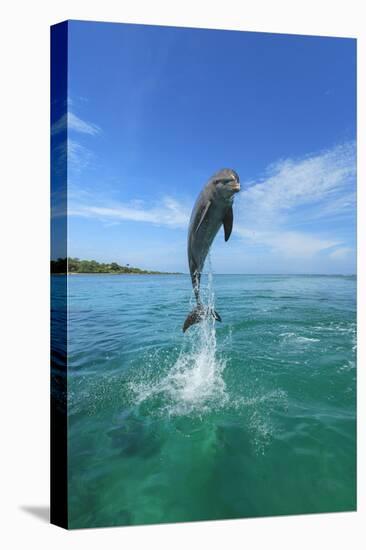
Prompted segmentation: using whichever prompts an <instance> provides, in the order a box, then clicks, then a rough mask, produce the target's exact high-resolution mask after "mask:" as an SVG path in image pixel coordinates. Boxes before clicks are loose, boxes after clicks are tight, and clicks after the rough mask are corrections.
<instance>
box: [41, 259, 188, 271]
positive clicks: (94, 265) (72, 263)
mask: <svg viewBox="0 0 366 550" xmlns="http://www.w3.org/2000/svg"><path fill="white" fill-rule="evenodd" d="M51 274H52V275H182V273H178V272H164V271H153V270H148V269H140V268H139V267H133V266H130V265H129V264H126V265H119V264H118V263H117V262H111V263H100V262H97V261H95V260H80V258H58V259H57V260H51Z"/></svg>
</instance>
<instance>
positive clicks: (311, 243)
mask: <svg viewBox="0 0 366 550" xmlns="http://www.w3.org/2000/svg"><path fill="white" fill-rule="evenodd" d="M236 231H237V233H239V235H240V236H242V237H244V238H245V239H248V240H250V241H252V243H254V244H255V245H259V246H261V245H265V246H268V247H269V248H270V249H271V250H272V251H273V252H276V253H279V254H281V255H282V256H283V257H287V258H291V257H292V258H304V257H305V258H306V257H311V256H313V255H314V254H317V253H318V252H321V251H322V250H326V249H329V248H332V247H334V246H337V245H339V244H340V241H339V240H337V239H326V238H322V237H317V236H315V235H308V234H306V233H301V232H296V231H286V230H278V229H277V230H273V231H258V230H253V229H252V230H250V229H245V228H238V229H237V230H236Z"/></svg>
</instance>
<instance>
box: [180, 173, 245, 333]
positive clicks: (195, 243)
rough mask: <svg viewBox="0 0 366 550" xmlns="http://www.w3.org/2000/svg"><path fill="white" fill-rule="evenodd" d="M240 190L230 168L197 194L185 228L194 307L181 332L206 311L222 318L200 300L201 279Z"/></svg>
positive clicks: (226, 228)
mask: <svg viewBox="0 0 366 550" xmlns="http://www.w3.org/2000/svg"><path fill="white" fill-rule="evenodd" d="M238 191H240V183H239V176H238V174H237V173H236V172H235V171H234V170H231V169H229V168H225V169H223V170H220V171H219V172H217V173H216V174H215V175H213V176H212V177H211V178H210V179H209V181H208V182H207V184H206V185H205V187H204V188H203V189H202V191H201V193H200V194H199V196H198V198H197V200H196V202H195V205H194V207H193V210H192V214H191V219H190V222H189V228H188V263H189V271H190V274H191V279H192V286H193V290H194V294H195V298H196V302H197V306H196V307H195V308H194V310H193V311H191V313H190V314H189V315H188V317H187V319H186V320H185V322H184V325H183V332H185V331H186V330H187V328H189V327H190V326H191V325H194V324H195V323H199V322H200V321H201V320H202V319H204V318H205V317H206V316H207V315H208V314H211V315H212V316H213V317H214V318H215V319H217V320H218V321H221V318H220V315H219V314H218V313H217V312H216V311H214V310H210V309H208V308H207V307H205V306H204V305H203V304H202V302H201V299H200V280H201V273H202V270H203V266H204V263H205V260H206V257H207V254H208V251H209V249H210V246H211V244H212V242H213V240H214V238H215V236H216V234H217V232H218V230H219V229H220V227H221V225H223V226H224V231H225V241H227V240H228V239H229V237H230V235H231V231H232V227H233V207H232V205H233V200H234V195H235V193H237V192H238Z"/></svg>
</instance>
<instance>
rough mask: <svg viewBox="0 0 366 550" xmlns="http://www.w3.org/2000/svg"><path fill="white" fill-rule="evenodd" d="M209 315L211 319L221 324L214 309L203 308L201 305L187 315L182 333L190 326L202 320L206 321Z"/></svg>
mask: <svg viewBox="0 0 366 550" xmlns="http://www.w3.org/2000/svg"><path fill="white" fill-rule="evenodd" d="M209 315H212V317H213V318H214V319H215V320H216V321H220V322H221V317H220V315H219V314H218V313H217V311H215V310H214V309H212V308H205V307H203V306H202V305H198V306H196V307H195V308H194V310H193V311H191V313H190V314H189V315H188V317H187V319H186V320H185V321H184V325H183V332H185V331H186V330H187V329H188V328H189V327H191V326H192V325H195V324H196V323H200V322H201V321H203V319H206V318H207V317H208V316H209Z"/></svg>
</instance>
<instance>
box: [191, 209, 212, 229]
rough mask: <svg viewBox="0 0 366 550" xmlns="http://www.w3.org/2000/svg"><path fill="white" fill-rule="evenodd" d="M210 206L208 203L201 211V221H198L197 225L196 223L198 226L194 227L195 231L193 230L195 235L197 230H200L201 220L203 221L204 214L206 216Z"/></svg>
mask: <svg viewBox="0 0 366 550" xmlns="http://www.w3.org/2000/svg"><path fill="white" fill-rule="evenodd" d="M210 206H211V201H208V203H207V204H206V206H205V208H204V209H203V211H202V215H201V219H200V221H199V223H198V225H197V227H196V230H195V232H196V233H197V231H198V230H199V228H200V226H201V223H202V222H203V220H204V219H205V216H206V214H207V212H208V209H209V208H210Z"/></svg>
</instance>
